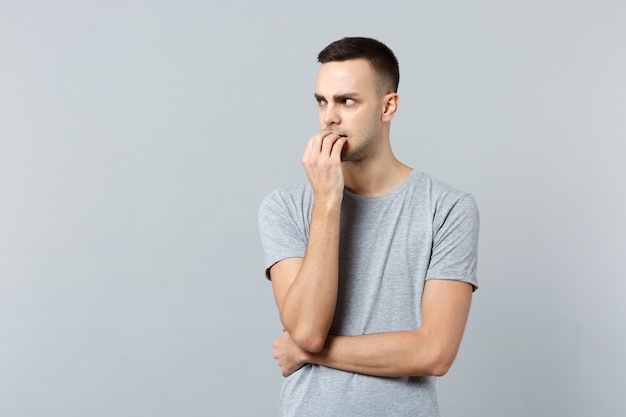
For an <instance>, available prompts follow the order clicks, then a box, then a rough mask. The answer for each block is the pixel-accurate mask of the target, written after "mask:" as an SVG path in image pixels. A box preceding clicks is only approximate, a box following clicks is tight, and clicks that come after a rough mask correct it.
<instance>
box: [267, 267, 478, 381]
mask: <svg viewBox="0 0 626 417" xmlns="http://www.w3.org/2000/svg"><path fill="white" fill-rule="evenodd" d="M471 298H472V286H471V285H470V284H467V283H464V282H460V281H452V280H432V279H431V280H428V281H426V284H425V286H424V294H423V297H422V326H421V327H420V328H419V329H416V330H409V331H402V332H386V333H376V334H368V335H362V336H329V337H328V340H327V342H326V345H325V346H324V348H323V349H322V350H321V351H319V352H317V353H311V352H306V351H303V350H301V349H299V348H298V346H297V345H295V344H294V343H293V341H292V340H291V337H290V334H289V333H287V332H286V333H283V335H282V336H281V337H280V338H278V339H276V341H274V358H275V359H276V360H277V361H278V364H279V366H280V367H281V369H282V372H283V376H288V375H290V374H291V373H293V372H295V371H296V370H297V369H299V368H300V367H301V366H302V365H304V364H305V363H315V364H318V365H323V366H326V367H329V368H335V369H341V370H344V371H349V372H357V373H362V374H367V375H375V376H384V377H398V376H427V375H435V376H442V375H444V374H445V373H447V371H448V370H449V369H450V367H451V366H452V363H453V362H454V359H455V357H456V354H457V352H458V349H459V346H460V344H461V339H462V337H463V332H464V330H465V324H466V322H467V317H468V314H469V309H470V304H471Z"/></svg>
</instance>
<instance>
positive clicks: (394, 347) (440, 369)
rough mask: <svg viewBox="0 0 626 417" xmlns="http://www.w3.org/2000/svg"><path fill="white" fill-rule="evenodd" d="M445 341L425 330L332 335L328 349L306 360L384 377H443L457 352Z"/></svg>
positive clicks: (307, 356) (311, 355)
mask: <svg viewBox="0 0 626 417" xmlns="http://www.w3.org/2000/svg"><path fill="white" fill-rule="evenodd" d="M442 342H443V341H439V340H437V338H435V337H434V335H432V334H431V335H429V334H427V331H424V330H412V331H403V332H387V333H377V334H368V335H362V336H329V337H328V339H327V342H326V345H325V346H324V348H323V349H322V350H321V351H320V352H318V353H312V354H307V355H306V360H305V361H306V362H308V363H315V364H318V365H323V366H326V367H329V368H335V369H341V370H344V371H349V372H356V373H361V374H367V375H374V376H383V377H400V376H427V375H436V376H441V375H444V374H445V373H446V372H447V370H448V369H449V367H450V366H451V365H452V362H453V361H454V357H455V356H456V352H457V348H455V347H454V346H452V347H450V345H446V344H444V343H442Z"/></svg>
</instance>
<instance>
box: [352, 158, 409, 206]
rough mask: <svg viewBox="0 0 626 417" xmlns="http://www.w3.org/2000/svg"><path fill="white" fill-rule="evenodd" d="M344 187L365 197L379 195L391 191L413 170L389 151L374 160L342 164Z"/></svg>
mask: <svg viewBox="0 0 626 417" xmlns="http://www.w3.org/2000/svg"><path fill="white" fill-rule="evenodd" d="M342 168H343V177H344V184H345V189H346V190H348V191H350V192H351V193H353V194H357V195H362V196H366V197H376V196H381V195H385V194H387V193H389V192H390V191H393V190H394V189H395V188H396V187H398V186H399V185H400V184H402V183H403V182H404V180H405V179H406V178H407V177H408V176H409V174H410V173H411V171H412V170H413V169H412V168H411V167H409V166H407V165H404V164H403V163H402V162H400V161H399V160H398V159H396V157H395V156H394V155H393V154H392V153H391V152H389V154H388V155H386V156H385V155H381V156H380V157H379V158H376V159H374V160H364V161H358V162H344V163H343V164H342Z"/></svg>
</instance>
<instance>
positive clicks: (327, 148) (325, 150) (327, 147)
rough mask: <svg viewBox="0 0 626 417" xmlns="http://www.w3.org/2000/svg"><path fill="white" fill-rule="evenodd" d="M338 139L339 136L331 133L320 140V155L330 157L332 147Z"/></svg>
mask: <svg viewBox="0 0 626 417" xmlns="http://www.w3.org/2000/svg"><path fill="white" fill-rule="evenodd" d="M340 137H341V136H339V135H338V134H337V133H331V134H329V135H327V136H325V137H324V139H323V140H322V149H321V153H322V155H330V154H331V153H332V151H333V146H334V145H335V143H336V142H337V140H338V139H339V138H340Z"/></svg>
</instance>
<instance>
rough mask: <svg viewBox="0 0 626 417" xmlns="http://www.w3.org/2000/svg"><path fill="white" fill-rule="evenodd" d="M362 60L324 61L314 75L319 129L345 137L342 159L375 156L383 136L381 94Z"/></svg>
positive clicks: (374, 79)
mask: <svg viewBox="0 0 626 417" xmlns="http://www.w3.org/2000/svg"><path fill="white" fill-rule="evenodd" d="M376 80H377V78H376V74H375V73H374V71H373V69H372V68H371V66H370V64H369V62H367V61H366V60H364V59H353V60H348V61H339V62H327V63H325V64H322V66H321V67H320V69H319V72H318V74H317V83H316V88H315V99H316V100H317V103H318V116H319V122H320V127H321V130H331V131H333V132H336V133H338V134H340V135H342V136H346V137H347V141H346V144H345V145H344V147H343V151H342V154H341V156H342V160H343V161H352V162H358V161H362V160H364V159H367V158H369V157H371V156H373V155H376V153H377V150H378V147H379V145H380V142H381V136H382V122H381V114H382V110H383V97H382V95H381V94H380V92H379V90H378V89H377V85H376Z"/></svg>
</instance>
